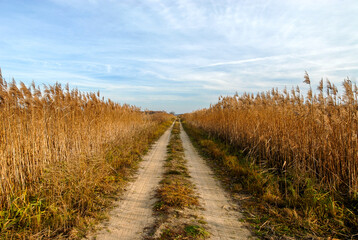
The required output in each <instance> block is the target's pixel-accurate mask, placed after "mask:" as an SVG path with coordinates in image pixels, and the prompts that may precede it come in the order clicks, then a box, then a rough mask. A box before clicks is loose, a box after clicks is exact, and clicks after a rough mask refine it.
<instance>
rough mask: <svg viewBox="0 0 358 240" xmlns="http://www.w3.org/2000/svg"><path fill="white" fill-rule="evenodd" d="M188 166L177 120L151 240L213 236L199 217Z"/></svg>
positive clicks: (156, 207)
mask: <svg viewBox="0 0 358 240" xmlns="http://www.w3.org/2000/svg"><path fill="white" fill-rule="evenodd" d="M186 163H187V161H186V160H185V158H184V149H183V145H182V142H181V139H180V123H179V122H178V121H176V123H175V124H174V127H173V130H172V135H171V138H170V142H169V145H168V156H167V159H166V163H165V173H164V179H163V180H162V181H161V182H160V186H159V187H158V189H157V192H156V197H157V198H158V201H157V202H156V203H155V205H154V211H155V214H156V217H157V221H156V224H155V227H154V228H153V229H152V230H151V233H150V234H149V235H152V236H151V237H149V239H163V240H164V239H206V238H207V237H208V236H209V234H208V232H207V231H206V230H205V222H204V221H203V220H202V219H201V218H200V217H199V216H198V211H197V208H198V207H199V201H198V196H197V195H196V193H195V190H194V186H193V184H192V183H191V181H190V176H189V172H188V169H187V167H186Z"/></svg>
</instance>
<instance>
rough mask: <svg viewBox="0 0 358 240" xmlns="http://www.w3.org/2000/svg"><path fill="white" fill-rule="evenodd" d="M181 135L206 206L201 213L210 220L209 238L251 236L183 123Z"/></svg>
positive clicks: (186, 156)
mask: <svg viewBox="0 0 358 240" xmlns="http://www.w3.org/2000/svg"><path fill="white" fill-rule="evenodd" d="M181 139H182V141H183V146H184V153H185V158H186V159H187V160H188V168H189V173H190V176H191V177H192V182H193V183H194V184H195V185H196V188H197V192H198V193H199V195H200V202H201V205H202V206H203V207H204V209H205V210H203V212H202V216H203V217H204V219H205V221H206V222H207V224H208V230H209V232H210V233H211V238H210V239H248V238H249V237H250V236H251V234H250V232H249V230H248V229H247V228H246V227H245V226H244V225H243V223H241V222H240V221H239V219H240V218H242V215H241V214H240V212H238V211H237V210H236V206H235V205H234V204H233V203H232V202H231V200H230V197H228V196H227V195H226V193H225V191H224V190H223V188H222V187H221V186H220V183H219V182H218V181H217V180H216V179H215V178H214V174H213V172H212V171H211V169H210V168H209V167H208V166H207V165H206V163H205V160H204V159H203V158H202V157H200V156H199V154H198V153H197V151H196V150H195V149H194V146H193V145H192V143H191V141H190V139H189V137H188V135H187V134H186V132H185V131H184V129H183V128H182V127H181Z"/></svg>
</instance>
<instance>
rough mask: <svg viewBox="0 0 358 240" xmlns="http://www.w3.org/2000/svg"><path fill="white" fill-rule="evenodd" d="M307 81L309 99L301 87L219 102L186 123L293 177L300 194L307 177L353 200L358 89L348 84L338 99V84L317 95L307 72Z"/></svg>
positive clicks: (357, 187)
mask: <svg viewBox="0 0 358 240" xmlns="http://www.w3.org/2000/svg"><path fill="white" fill-rule="evenodd" d="M304 82H305V83H307V84H309V91H308V93H307V95H306V96H303V94H302V93H301V90H300V89H299V87H297V88H292V90H291V91H288V90H287V89H284V90H283V91H278V90H277V89H272V90H271V91H267V92H261V93H258V94H256V95H254V94H248V93H245V94H243V95H241V96H239V95H237V94H236V95H235V96H228V97H220V99H219V102H218V103H217V104H215V105H213V106H211V107H210V108H207V109H202V110H198V111H195V112H193V113H190V114H187V115H185V119H186V121H187V122H188V123H189V124H191V125H193V126H195V127H199V128H202V129H204V130H205V131H207V132H208V133H209V134H211V135H212V136H216V137H219V138H221V139H223V140H224V141H226V142H227V143H229V144H231V145H234V146H236V147H237V148H239V149H244V150H245V152H246V154H249V156H250V157H251V161H252V162H254V163H256V164H258V165H260V166H261V167H263V168H264V169H268V170H269V171H273V172H276V173H278V174H281V175H285V174H288V173H289V174H290V176H292V177H293V182H294V183H295V191H296V193H297V194H298V195H299V194H300V191H301V190H302V188H303V187H304V186H305V185H306V184H307V181H306V180H307V179H308V178H309V179H311V180H314V181H315V182H316V183H317V184H319V185H320V186H321V187H322V189H325V190H328V191H330V192H332V193H337V194H339V195H341V196H348V197H352V198H354V197H356V194H357V191H358V161H357V159H358V140H357V134H358V111H357V110H358V109H357V106H358V102H357V100H358V88H357V85H356V84H353V83H352V82H351V81H350V80H349V79H345V80H344V82H343V89H344V93H343V94H338V90H337V87H336V86H335V85H334V84H332V83H331V82H330V81H329V80H327V81H326V84H324V81H323V80H321V81H320V83H319V86H318V87H317V92H316V93H315V94H314V93H313V92H314V91H313V90H312V87H311V81H310V78H309V76H308V74H307V73H306V74H305V80H304ZM288 187H289V186H286V188H288ZM291 190H292V189H291ZM286 191H288V189H286Z"/></svg>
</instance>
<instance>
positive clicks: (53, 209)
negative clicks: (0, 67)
mask: <svg viewBox="0 0 358 240" xmlns="http://www.w3.org/2000/svg"><path fill="white" fill-rule="evenodd" d="M168 118H169V115H168V114H165V113H159V114H146V113H144V112H142V111H140V109H139V108H137V107H135V106H129V105H120V104H117V103H114V102H112V101H111V100H104V98H100V96H99V93H81V92H79V91H78V90H77V89H73V90H70V89H69V86H68V85H66V86H65V87H63V86H62V85H61V84H58V83H56V84H54V85H52V86H49V85H44V86H43V89H41V88H40V87H37V86H36V85H35V84H34V83H32V85H31V86H30V87H27V86H25V84H24V83H20V84H16V82H15V81H14V80H13V81H12V82H9V83H8V82H6V81H5V80H4V79H3V77H2V76H1V72H0V229H1V230H0V236H1V235H2V236H5V237H13V236H17V237H19V236H25V235H29V234H30V235H31V234H37V235H33V236H37V237H40V236H47V237H53V236H55V235H59V234H60V235H61V234H62V235H63V234H64V235H65V236H67V237H68V236H70V235H71V234H72V235H73V236H75V235H76V234H75V233H73V232H72V233H71V232H69V231H70V230H71V229H72V227H73V226H77V225H81V222H83V223H84V224H83V225H85V224H88V221H87V220H86V219H87V218H91V217H93V215H95V213H96V212H98V211H100V210H101V209H102V208H103V207H105V206H106V205H107V203H106V200H105V198H104V197H105V196H107V195H110V194H111V193H113V192H115V191H116V190H118V189H117V188H118V187H117V186H116V185H118V184H119V183H120V182H121V181H122V179H123V178H124V177H125V176H126V172H128V171H129V169H130V167H131V166H133V164H134V163H135V162H136V161H137V160H138V158H139V155H140V154H141V153H143V151H145V149H146V147H147V146H148V144H149V142H150V141H152V140H153V138H154V137H155V136H156V135H158V134H159V132H158V129H159V128H158V127H159V125H160V124H162V123H163V122H165V121H167V120H168ZM156 131H157V132H156ZM86 222H87V223H86ZM72 230H73V229H72ZM72 235H71V236H72Z"/></svg>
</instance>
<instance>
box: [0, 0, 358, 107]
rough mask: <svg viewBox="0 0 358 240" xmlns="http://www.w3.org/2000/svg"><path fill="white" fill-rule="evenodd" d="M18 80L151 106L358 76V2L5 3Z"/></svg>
mask: <svg viewBox="0 0 358 240" xmlns="http://www.w3.org/2000/svg"><path fill="white" fill-rule="evenodd" d="M0 9H2V14H1V16H0V21H1V22H2V24H1V25H0V32H1V36H0V45H1V48H0V67H1V68H2V70H3V74H4V76H5V77H6V78H7V79H9V78H12V77H14V78H15V79H17V80H21V81H24V82H25V83H30V82H31V81H32V80H35V81H36V82H37V83H39V84H41V83H46V84H47V83H50V84H51V83H54V82H56V81H58V82H62V83H67V82H69V83H70V85H72V86H74V87H78V88H79V89H82V90H84V91H96V90H97V89H99V90H100V91H101V92H102V94H103V95H104V96H105V97H110V98H111V99H113V100H115V101H119V102H128V103H129V104H136V105H139V106H142V107H143V108H150V109H160V110H162V109H164V110H168V111H171V110H174V111H176V112H184V111H191V110H194V109H196V108H199V107H205V106H208V105H209V104H210V103H213V102H215V101H216V100H217V96H219V95H222V94H223V95H225V94H233V93H235V92H236V91H238V92H245V91H247V92H257V91H263V90H268V89H270V88H271V87H283V86H284V85H288V86H291V85H297V84H301V83H302V76H303V73H304V71H305V70H307V71H308V72H309V73H310V76H311V77H312V81H313V82H318V81H319V79H320V78H321V77H324V78H325V77H328V78H330V80H331V81H332V82H335V83H337V84H340V81H341V80H342V79H343V78H344V77H346V76H349V77H350V78H351V79H356V78H357V75H358V69H357V68H358V67H357V66H358V59H357V57H356V56H357V55H358V44H357V42H358V33H357V31H356V29H358V15H357V14H356V13H357V12H358V4H357V3H356V1H355V0H343V1H340V0H317V1H311V0H303V1H284V0H271V1H267V0H253V1H232V0H220V1H214V0H210V1H208V0H181V1H165V0H144V1H139V0H123V1H114V0H101V1H98V0H73V1H68V0H48V1H35V2H31V3H30V2H29V1H25V0H13V1H0Z"/></svg>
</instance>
